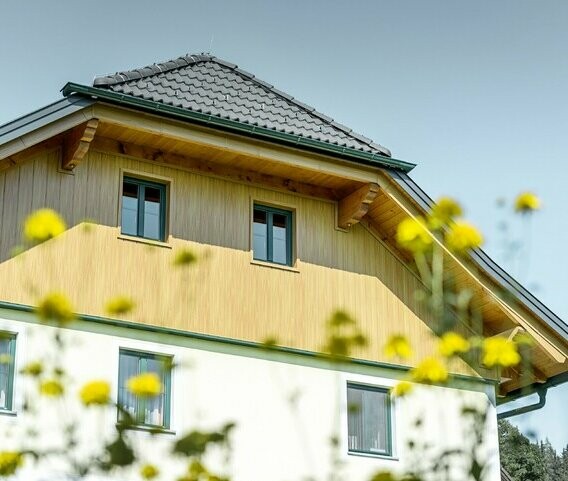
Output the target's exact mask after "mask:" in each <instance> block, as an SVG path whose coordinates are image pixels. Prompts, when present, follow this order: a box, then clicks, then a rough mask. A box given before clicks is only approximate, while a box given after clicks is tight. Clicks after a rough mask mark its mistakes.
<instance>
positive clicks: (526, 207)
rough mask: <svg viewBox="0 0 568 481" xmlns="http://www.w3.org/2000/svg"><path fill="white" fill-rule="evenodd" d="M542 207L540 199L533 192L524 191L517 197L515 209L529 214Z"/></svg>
mask: <svg viewBox="0 0 568 481" xmlns="http://www.w3.org/2000/svg"><path fill="white" fill-rule="evenodd" d="M539 209H540V199H539V198H538V197H537V196H536V195H535V194H533V193H532V192H523V193H522V194H519V195H518V196H517V198H516V199H515V211H516V212H521V213H522V214H528V213H530V212H532V211H533V210H539Z"/></svg>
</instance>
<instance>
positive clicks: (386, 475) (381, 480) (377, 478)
mask: <svg viewBox="0 0 568 481" xmlns="http://www.w3.org/2000/svg"><path fill="white" fill-rule="evenodd" d="M397 480H398V478H397V476H396V475H394V474H393V473H391V472H390V471H379V472H377V473H375V474H373V477H372V478H371V480H370V481H397Z"/></svg>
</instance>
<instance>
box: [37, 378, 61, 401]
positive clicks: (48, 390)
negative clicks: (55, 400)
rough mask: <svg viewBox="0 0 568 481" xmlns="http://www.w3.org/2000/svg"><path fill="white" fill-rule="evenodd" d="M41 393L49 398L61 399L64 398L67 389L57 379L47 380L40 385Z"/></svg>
mask: <svg viewBox="0 0 568 481" xmlns="http://www.w3.org/2000/svg"><path fill="white" fill-rule="evenodd" d="M39 392H40V393H41V394H43V395H44V396H48V397H60V396H63V393H64V392H65V388H64V387H63V384H61V383H60V382H59V381H58V380H57V379H47V380H46V381H43V382H42V383H41V384H40V386H39Z"/></svg>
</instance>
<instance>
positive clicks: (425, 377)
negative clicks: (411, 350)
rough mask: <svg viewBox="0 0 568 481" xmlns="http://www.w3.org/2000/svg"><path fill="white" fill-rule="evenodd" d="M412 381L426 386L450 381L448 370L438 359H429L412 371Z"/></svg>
mask: <svg viewBox="0 0 568 481" xmlns="http://www.w3.org/2000/svg"><path fill="white" fill-rule="evenodd" d="M412 379H413V380H414V381H417V382H422V383H425V384H433V383H434V384H435V383H443V382H446V381H447V380H448V370H447V369H446V367H445V366H444V364H442V362H441V361H439V360H438V359H436V358H434V357H427V358H425V359H423V360H422V361H421V362H420V364H418V366H416V367H415V368H414V369H413V370H412Z"/></svg>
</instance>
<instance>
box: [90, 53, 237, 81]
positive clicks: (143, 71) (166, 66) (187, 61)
mask: <svg viewBox="0 0 568 481" xmlns="http://www.w3.org/2000/svg"><path fill="white" fill-rule="evenodd" d="M213 59H216V57H214V56H213V55H210V54H208V53H200V54H187V55H182V56H181V57H178V58H174V59H172V60H166V61H165V62H159V63H153V64H152V65H146V66H145V67H140V68H135V69H132V70H124V71H122V72H116V73H114V74H109V75H102V76H100V77H95V79H94V80H93V87H102V88H104V87H110V86H111V85H117V84H121V83H126V82H129V81H130V80H139V79H142V78H145V77H151V76H152V75H156V74H159V73H165V72H169V71H170V70H176V69H178V68H182V67H187V66H189V65H193V64H196V63H200V62H208V61H212V60H213ZM216 60H220V59H216ZM225 63H226V64H227V65H233V64H229V62H225ZM235 67H236V65H235Z"/></svg>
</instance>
